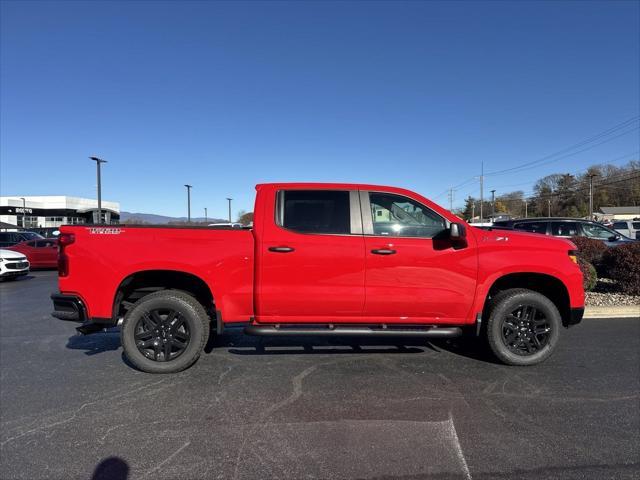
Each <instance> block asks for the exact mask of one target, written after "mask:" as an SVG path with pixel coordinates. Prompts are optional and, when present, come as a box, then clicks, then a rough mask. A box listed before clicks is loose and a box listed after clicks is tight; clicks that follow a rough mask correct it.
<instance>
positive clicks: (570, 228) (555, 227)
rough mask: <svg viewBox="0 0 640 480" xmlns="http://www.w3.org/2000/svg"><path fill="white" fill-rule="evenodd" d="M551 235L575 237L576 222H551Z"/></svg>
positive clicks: (576, 231)
mask: <svg viewBox="0 0 640 480" xmlns="http://www.w3.org/2000/svg"><path fill="white" fill-rule="evenodd" d="M551 235H555V236H556V237H575V236H576V235H578V224H577V223H576V222H552V223H551Z"/></svg>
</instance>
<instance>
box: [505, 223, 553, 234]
mask: <svg viewBox="0 0 640 480" xmlns="http://www.w3.org/2000/svg"><path fill="white" fill-rule="evenodd" d="M513 228H515V229H516V230H524V231H525V232H531V233H544V234H546V233H547V222H527V223H516V224H514V225H513Z"/></svg>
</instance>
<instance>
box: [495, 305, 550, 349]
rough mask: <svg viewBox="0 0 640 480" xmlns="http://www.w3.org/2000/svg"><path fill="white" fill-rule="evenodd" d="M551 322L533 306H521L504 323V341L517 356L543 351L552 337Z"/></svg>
mask: <svg viewBox="0 0 640 480" xmlns="http://www.w3.org/2000/svg"><path fill="white" fill-rule="evenodd" d="M551 329H552V327H551V322H550V321H549V320H548V319H547V317H546V316H545V315H544V313H543V312H542V311H541V310H538V309H537V308H536V307H535V306H533V305H521V306H519V307H518V308H516V309H515V310H513V311H512V312H511V313H509V314H508V315H507V316H506V317H505V318H504V319H503V321H502V341H503V342H504V344H505V346H506V347H507V348H508V349H509V351H511V352H513V353H515V354H516V355H522V356H529V355H533V354H535V353H537V352H539V351H540V350H542V349H543V348H544V347H545V346H546V345H547V343H548V342H549V338H550V337H551Z"/></svg>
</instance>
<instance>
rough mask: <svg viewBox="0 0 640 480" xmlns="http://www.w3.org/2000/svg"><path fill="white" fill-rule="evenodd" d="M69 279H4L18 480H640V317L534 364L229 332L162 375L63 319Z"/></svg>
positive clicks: (5, 443) (586, 325)
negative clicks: (56, 302) (60, 307)
mask: <svg viewBox="0 0 640 480" xmlns="http://www.w3.org/2000/svg"><path fill="white" fill-rule="evenodd" d="M54 288H55V276H54V273H53V272H39V273H35V274H33V275H32V276H31V277H30V278H27V279H24V280H22V281H19V282H11V283H3V284H0V337H1V338H0V347H1V348H0V386H1V389H0V401H1V404H0V406H1V418H0V420H1V435H0V445H1V447H0V453H1V457H0V461H1V464H0V477H1V478H2V479H10V478H25V479H40V478H46V479H57V478H60V479H70V478H82V479H88V478H96V479H97V478H101V479H106V478H109V479H112V480H123V479H125V478H129V479H132V478H180V479H189V478H224V479H228V478H231V479H233V478H237V479H267V478H286V479H298V478H361V479H370V480H372V479H388V478H404V479H421V478H434V479H448V478H460V479H469V478H474V479H478V478H486V479H496V478H497V479H500V478H504V479H507V478H508V479H513V478H531V479H533V478H535V479H538V478H575V479H578V478H579V479H582V478H593V479H605V478H612V479H614V478H615V479H622V478H639V477H640V321H638V320H633V319H621V320H587V321H585V322H583V324H582V325H580V326H578V327H576V328H573V329H571V330H569V331H566V332H563V337H562V341H561V345H560V348H559V350H558V352H557V353H556V354H555V355H554V356H553V357H552V358H551V359H550V360H549V361H547V362H546V363H545V364H543V365H541V366H538V367H532V368H515V367H505V366H502V365H498V364H495V363H493V362H492V361H491V360H490V359H489V358H487V357H486V356H485V355H484V354H483V353H482V352H481V351H479V350H476V349H474V348H472V347H470V346H463V345H456V344H448V343H435V344H430V343H426V342H425V341H424V340H422V341H420V340H410V339H408V340H406V341H395V340H394V341H393V342H391V343H389V342H372V341H370V340H366V341H359V340H353V339H348V338H345V339H342V340H340V341H335V340H332V341H326V340H318V339H311V340H303V339H287V340H286V341H282V340H276V339H271V340H260V339H255V338H251V337H244V336H243V335H241V334H227V335H224V336H223V337H222V338H220V339H218V340H217V341H216V344H215V347H214V348H213V349H212V350H211V351H210V353H208V354H205V355H203V357H202V358H201V360H200V361H199V362H198V363H197V364H196V365H195V366H194V367H193V368H191V369H189V370H188V371H186V372H183V373H181V374H177V375H170V376H158V375H148V374H144V373H141V372H138V371H136V370H134V369H132V368H131V367H130V366H128V365H127V363H126V362H125V361H124V360H123V357H122V349H121V347H120V342H119V338H118V335H117V333H108V334H98V335H93V336H89V337H79V336H75V335H74V326H75V325H74V324H71V323H65V322H61V321H58V320H55V319H53V318H51V317H50V316H49V311H50V309H51V307H50V303H49V299H48V295H49V293H50V292H51V291H52V290H53V289H54Z"/></svg>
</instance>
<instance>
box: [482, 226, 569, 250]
mask: <svg viewBox="0 0 640 480" xmlns="http://www.w3.org/2000/svg"><path fill="white" fill-rule="evenodd" d="M472 228H473V227H472ZM473 230H474V233H475V235H476V238H477V239H478V243H480V244H482V243H489V244H495V245H504V246H505V247H509V246H513V247H527V248H528V247H531V248H543V249H558V250H577V247H576V246H575V244H574V243H573V242H572V241H570V240H567V239H566V238H558V237H552V236H550V235H544V234H542V233H529V232H522V231H519V230H503V229H499V228H492V229H487V230H485V229H482V228H473Z"/></svg>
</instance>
